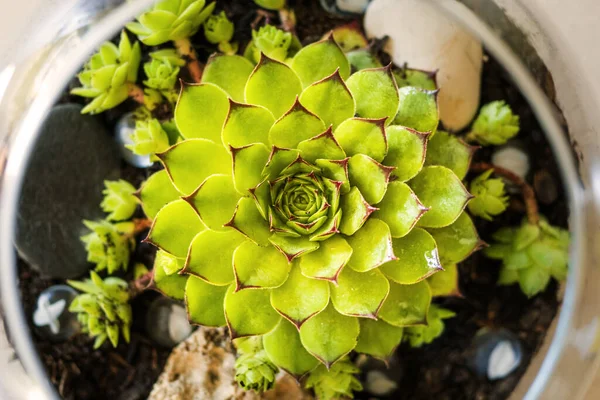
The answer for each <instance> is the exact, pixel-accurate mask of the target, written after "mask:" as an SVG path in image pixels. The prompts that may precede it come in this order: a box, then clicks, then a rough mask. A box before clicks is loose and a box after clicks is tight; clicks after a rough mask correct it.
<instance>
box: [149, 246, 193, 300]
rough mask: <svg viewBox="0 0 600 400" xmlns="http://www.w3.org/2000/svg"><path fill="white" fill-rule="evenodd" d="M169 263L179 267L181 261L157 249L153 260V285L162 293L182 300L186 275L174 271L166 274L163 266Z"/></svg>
mask: <svg viewBox="0 0 600 400" xmlns="http://www.w3.org/2000/svg"><path fill="white" fill-rule="evenodd" d="M169 264H171V265H173V264H174V265H176V266H178V267H180V266H181V265H182V262H181V260H179V259H176V258H175V257H173V256H172V255H170V254H168V253H166V252H164V251H161V250H159V251H158V252H157V253H156V259H155V260H154V285H155V286H156V289H158V290H159V291H160V292H161V293H163V294H164V295H166V296H169V297H171V298H174V299H176V300H183V298H184V295H185V285H186V282H187V280H188V277H187V276H185V275H178V274H176V273H173V274H170V275H169V274H167V272H166V269H165V268H164V266H165V265H169Z"/></svg>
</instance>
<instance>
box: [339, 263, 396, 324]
mask: <svg viewBox="0 0 600 400" xmlns="http://www.w3.org/2000/svg"><path fill="white" fill-rule="evenodd" d="M330 287H331V301H332V303H333V306H334V307H335V309H336V310H337V311H338V312H339V313H340V314H343V315H348V316H350V317H363V318H372V319H376V318H377V313H378V312H379V309H380V308H381V305H382V304H383V302H384V300H385V298H386V297H387V295H388V293H389V291H390V284H389V282H388V280H387V279H386V277H385V276H383V274H382V273H381V272H379V271H378V270H376V269H375V270H371V271H367V272H356V271H354V270H353V269H351V268H344V269H343V270H342V272H341V274H340V276H339V277H338V280H337V284H335V283H331V284H330Z"/></svg>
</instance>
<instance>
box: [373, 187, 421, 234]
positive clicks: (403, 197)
mask: <svg viewBox="0 0 600 400" xmlns="http://www.w3.org/2000/svg"><path fill="white" fill-rule="evenodd" d="M377 207H378V208H379V210H377V211H375V214H374V215H373V216H374V217H375V218H378V219H380V220H382V221H383V222H385V223H386V224H387V225H388V226H389V228H390V232H391V233H392V237H395V238H400V237H403V236H405V235H406V234H408V233H409V232H410V231H411V229H412V228H413V227H414V226H415V225H416V223H417V221H418V220H419V218H421V216H422V215H423V214H424V213H425V212H427V210H428V209H427V208H426V207H425V206H424V205H423V204H421V202H420V201H419V199H418V198H417V196H416V195H415V194H414V193H413V191H412V190H411V189H410V187H409V186H408V185H407V184H406V183H403V182H398V181H394V182H390V183H389V185H388V189H387V191H386V193H385V196H384V198H383V200H382V201H381V202H380V203H379V204H378V205H377Z"/></svg>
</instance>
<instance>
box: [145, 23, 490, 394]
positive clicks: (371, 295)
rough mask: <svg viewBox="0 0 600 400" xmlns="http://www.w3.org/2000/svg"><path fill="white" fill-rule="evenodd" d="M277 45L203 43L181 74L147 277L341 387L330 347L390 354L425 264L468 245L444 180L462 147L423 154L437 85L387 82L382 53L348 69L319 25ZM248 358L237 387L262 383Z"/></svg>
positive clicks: (154, 200) (454, 185)
mask: <svg viewBox="0 0 600 400" xmlns="http://www.w3.org/2000/svg"><path fill="white" fill-rule="evenodd" d="M277 35H279V34H278V33H277ZM256 39H257V37H255V38H254V41H256ZM254 45H255V46H257V47H261V45H260V44H259V43H258V42H257V43H254ZM276 47H277V48H279V49H284V51H282V52H275V53H273V52H272V53H271V55H273V54H275V55H276V57H277V58H279V59H285V60H286V64H284V63H282V62H280V61H278V60H276V59H273V58H271V57H269V56H268V55H267V54H265V53H259V54H260V58H259V60H258V64H257V65H256V66H254V65H253V64H252V63H251V62H249V61H248V60H247V59H245V58H244V57H240V56H235V55H219V56H214V57H211V58H210V59H209V61H208V63H207V65H206V68H205V70H204V73H203V77H202V82H201V84H198V85H184V86H183V88H182V92H181V95H180V97H179V100H178V102H177V105H176V108H175V123H176V124H177V128H178V129H179V132H180V134H181V136H182V137H183V138H184V140H183V141H181V142H179V143H177V144H175V145H173V146H171V147H169V148H168V149H167V150H166V151H164V152H162V153H158V154H156V156H157V157H158V158H159V159H160V161H161V163H162V164H163V165H164V167H165V168H164V169H163V170H160V171H158V172H155V173H154V174H153V175H152V176H150V178H149V179H148V180H147V181H146V182H145V183H144V184H143V185H142V187H141V189H140V198H141V199H142V207H143V209H144V211H145V212H146V214H147V215H148V217H149V218H153V219H154V221H153V225H152V228H151V230H150V232H149V234H148V237H147V239H146V240H147V241H148V242H149V243H152V244H154V245H155V246H156V247H158V248H159V252H158V254H157V260H156V263H155V266H154V274H155V282H156V284H157V287H158V289H159V290H161V291H162V292H163V293H165V294H167V295H170V296H173V297H175V298H180V299H185V302H186V306H187V310H188V315H189V318H190V320H191V321H192V322H193V323H196V324H199V325H204V326H223V325H227V326H228V327H229V331H230V332H231V335H232V337H233V338H238V339H236V340H239V338H245V337H254V338H256V339H257V340H258V341H259V342H260V343H262V348H261V350H260V351H261V352H263V351H264V353H260V354H261V357H263V356H266V359H268V360H269V361H270V363H271V364H272V365H273V366H274V367H277V368H281V369H283V370H285V371H288V372H290V373H291V374H293V375H296V376H302V375H304V374H307V373H310V376H311V377H312V380H311V382H313V385H312V386H313V387H315V388H317V390H321V389H318V388H329V389H331V388H334V387H335V388H338V389H339V390H341V391H343V394H345V395H351V391H352V390H356V389H357V387H359V385H357V382H356V381H354V380H353V379H351V375H352V373H354V372H355V370H354V369H353V368H350V366H349V361H345V360H346V359H345V358H344V357H345V356H346V355H347V354H348V353H350V352H351V351H353V350H355V351H357V352H360V353H365V354H369V355H372V356H375V357H379V358H383V359H385V358H387V357H389V356H390V355H391V353H392V352H393V350H394V349H395V348H396V347H397V346H398V344H399V343H400V342H401V341H402V333H403V329H404V328H405V327H407V326H415V325H426V324H427V316H428V312H429V309H430V304H431V297H432V294H431V289H430V288H429V284H428V283H427V279H426V278H428V277H430V276H431V275H433V274H435V273H436V272H438V271H441V270H442V269H443V268H442V262H441V261H440V259H442V260H447V262H448V263H449V264H448V265H451V264H455V263H457V262H460V261H462V260H463V259H464V258H466V257H468V255H469V254H470V253H471V252H472V251H474V250H475V249H477V248H478V246H479V243H480V241H479V238H478V236H477V232H476V230H475V228H474V226H473V223H472V221H471V219H470V218H469V216H468V215H467V214H466V213H465V212H464V208H465V207H466V205H467V203H468V201H469V200H470V199H471V198H472V196H471V195H470V194H469V193H468V191H467V190H466V188H465V187H464V186H463V184H462V182H461V180H462V179H463V178H464V176H465V174H466V171H467V170H468V165H469V162H470V157H471V152H470V151H468V146H467V145H466V144H464V143H463V142H459V141H458V139H457V141H456V142H452V141H450V142H448V141H445V142H444V141H442V143H441V144H439V145H438V144H436V145H433V146H432V148H436V146H439V147H440V148H443V150H444V151H441V150H440V151H438V152H433V153H432V154H431V155H429V154H428V153H427V154H426V150H427V149H428V142H429V143H434V139H435V137H434V134H435V131H436V130H437V125H438V108H437V99H436V93H435V92H432V91H427V90H422V89H418V88H413V87H405V88H402V89H400V90H399V89H398V87H397V85H396V81H395V78H394V76H393V73H392V70H391V67H390V66H388V67H382V68H376V69H365V70H362V71H358V72H355V73H354V74H351V70H350V64H349V62H348V59H347V58H346V56H345V54H344V52H343V51H342V49H341V48H340V47H339V46H338V44H337V43H336V42H335V40H334V39H333V38H332V37H331V36H329V37H327V38H326V39H324V40H322V41H319V42H315V43H313V44H310V45H308V46H306V47H304V48H303V49H301V50H299V51H298V52H297V53H295V55H290V54H289V53H288V49H287V48H286V46H279V47H278V46H276ZM271 50H272V49H271ZM432 138H433V139H432ZM465 146H466V147H465ZM455 151H456V154H455V153H454V152H455ZM449 152H452V157H448V153H449ZM438 238H439V240H438ZM215 250H217V251H215ZM156 277H158V279H156ZM436 332H439V329H438V330H437V331H436ZM263 358H264V357H263ZM251 359H252V360H253V358H252V357H250V356H246V357H244V360H243V362H242V361H240V365H239V368H240V370H242V371H243V373H242V374H241V376H240V382H243V384H244V386H248V387H252V388H253V389H261V388H262V389H264V388H267V387H269V384H268V383H267V381H269V379H265V378H268V377H269V376H270V373H265V372H266V371H267V369H266V367H264V368H262V367H259V366H260V365H265V364H263V363H259V362H257V363H254V362H250V360H251ZM259 361H260V360H259ZM263 361H266V360H265V359H263ZM319 365H321V366H319ZM350 365H351V364H350ZM317 367H318V368H317ZM257 368H258V369H261V372H260V373H257V374H254V372H253V371H255V369H257ZM315 368H317V369H315ZM327 369H329V372H327ZM240 370H238V372H240ZM311 371H312V372H311ZM242 378H243V379H242ZM328 380H331V381H332V383H331V384H326V383H321V382H327V381H328ZM342 381H343V382H346V383H345V384H344V383H343V382H342ZM336 382H337V386H336V385H335V384H334V383H336ZM329 389H327V390H329ZM338 389H336V390H338ZM323 390H325V389H323ZM326 393H332V392H326ZM339 393H341V392H339ZM324 398H327V397H324Z"/></svg>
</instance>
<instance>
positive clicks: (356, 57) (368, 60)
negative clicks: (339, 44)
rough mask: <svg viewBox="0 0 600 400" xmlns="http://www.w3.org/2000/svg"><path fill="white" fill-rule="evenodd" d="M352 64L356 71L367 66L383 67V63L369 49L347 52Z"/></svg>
mask: <svg viewBox="0 0 600 400" xmlns="http://www.w3.org/2000/svg"><path fill="white" fill-rule="evenodd" d="M346 57H348V61H349V62H350V65H351V66H352V68H353V69H354V70H355V71H360V70H361V69H366V68H381V67H383V65H382V64H381V62H380V61H379V59H377V57H376V56H375V55H373V53H371V52H370V51H369V50H367V49H358V50H352V51H349V52H348V53H346Z"/></svg>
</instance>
